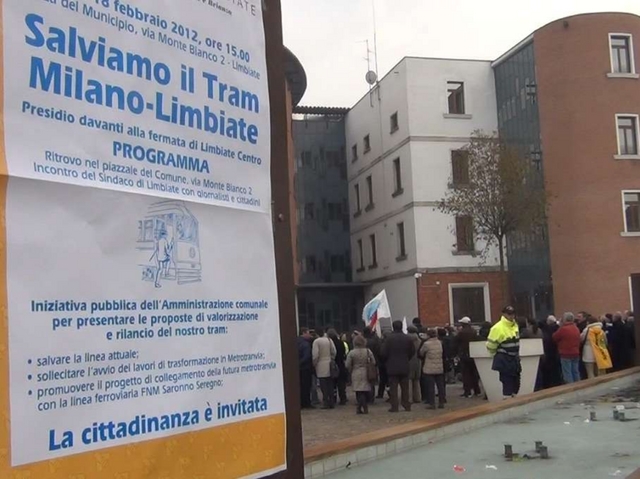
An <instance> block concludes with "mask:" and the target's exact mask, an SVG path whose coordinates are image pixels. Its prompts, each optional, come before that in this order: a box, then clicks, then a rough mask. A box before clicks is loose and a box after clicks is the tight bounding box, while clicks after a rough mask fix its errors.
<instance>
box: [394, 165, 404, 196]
mask: <svg viewBox="0 0 640 479" xmlns="http://www.w3.org/2000/svg"><path fill="white" fill-rule="evenodd" d="M393 183H394V185H395V191H394V192H393V196H394V197H395V196H398V195H401V194H402V193H403V191H404V190H403V189H402V169H401V168H400V158H396V159H395V160H393Z"/></svg>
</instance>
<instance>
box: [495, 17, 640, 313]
mask: <svg viewBox="0 0 640 479" xmlns="http://www.w3.org/2000/svg"><path fill="white" fill-rule="evenodd" d="M639 39H640V17H638V16H636V15H631V14H624V13H597V14H586V15H578V16H573V17H569V18H563V19H560V20H557V21H555V22H552V23H550V24H548V25H546V26H544V27H542V28H540V29H539V30H537V31H536V32H534V33H533V34H531V35H530V36H528V37H527V38H526V39H525V40H523V41H522V42H521V43H519V44H518V45H516V46H515V47H514V48H512V49H511V50H509V51H508V52H507V53H505V54H504V55H503V56H501V57H500V58H499V59H497V60H496V61H495V62H494V63H493V69H494V71H495V78H496V92H497V106H498V123H499V128H500V133H501V135H502V136H503V137H504V138H506V139H507V140H508V141H509V142H511V143H512V144H514V145H517V146H518V147H519V148H520V149H521V151H522V153H523V154H524V156H525V157H528V158H529V160H530V161H532V162H534V165H535V166H536V168H538V169H539V171H540V174H541V176H542V177H543V178H544V187H545V188H546V190H547V193H548V196H549V197H550V200H551V201H550V207H549V218H548V228H546V229H544V230H543V231H541V232H540V234H539V235H533V236H532V235H518V236H515V237H512V238H510V241H509V246H508V252H509V264H510V272H511V279H512V282H511V285H512V292H513V294H514V295H515V297H516V298H517V299H518V306H519V310H520V312H521V313H523V314H529V315H532V316H538V317H541V316H544V314H546V312H550V311H551V310H553V309H555V310H556V311H557V312H562V311H569V310H571V311H578V310H587V311H590V312H591V313H593V314H602V313H604V312H612V311H617V310H622V309H635V308H640V151H639V147H638V138H639V137H640V131H639V129H638V128H639V125H638V123H639V120H638V118H639V115H640V79H639V78H640V76H639V73H640V72H639V71H638V65H639V59H640V57H639V56H638V51H637V49H638V48H639V47H638V41H639ZM634 44H635V45H634Z"/></svg>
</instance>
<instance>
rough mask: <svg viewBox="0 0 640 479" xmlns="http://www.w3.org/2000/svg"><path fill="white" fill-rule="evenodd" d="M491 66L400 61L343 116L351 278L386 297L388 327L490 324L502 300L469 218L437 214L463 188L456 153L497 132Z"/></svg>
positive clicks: (493, 260) (493, 257)
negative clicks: (394, 323) (477, 135)
mask: <svg viewBox="0 0 640 479" xmlns="http://www.w3.org/2000/svg"><path fill="white" fill-rule="evenodd" d="M497 127H498V124H497V110H496V96H495V80H494V73H493V69H492V67H491V63H490V62H487V61H473V60H446V59H430V58H404V59H403V60H402V61H401V62H400V63H398V64H397V65H396V66H395V67H394V68H393V69H392V70H391V71H390V72H389V73H388V74H387V75H386V76H385V77H384V78H382V79H381V81H380V82H378V84H377V85H376V86H375V88H373V90H372V91H371V92H370V94H367V95H365V96H364V97H363V98H362V99H361V100H360V101H359V102H358V103H357V104H356V105H355V106H354V107H353V108H352V109H351V111H349V113H348V115H347V117H346V146H347V165H348V179H349V197H350V201H349V203H350V215H351V251H352V265H353V270H354V271H353V274H354V280H355V281H356V282H359V283H364V284H365V285H366V293H365V297H366V298H365V299H369V298H370V297H372V296H373V295H375V294H377V293H378V292H379V291H381V290H383V289H384V290H386V292H387V295H388V298H389V302H390V306H391V312H392V315H393V316H394V318H395V319H402V318H403V317H407V319H409V320H410V319H411V318H413V317H415V316H418V315H419V316H420V318H421V319H422V321H423V323H425V324H428V325H447V324H452V323H453V322H454V321H456V320H457V319H460V317H462V316H470V317H471V319H472V320H473V321H475V322H478V323H480V322H482V321H485V320H490V319H492V318H496V317H498V314H499V310H500V309H501V308H502V306H503V303H504V302H505V298H504V291H505V288H504V275H503V274H501V273H500V272H499V267H498V252H497V250H496V248H493V247H489V248H487V245H486V244H483V243H482V242H481V241H478V239H477V238H475V237H474V234H473V227H472V221H473V220H472V219H471V218H466V217H458V218H456V217H452V216H448V215H445V214H443V213H441V212H440V211H439V210H438V205H439V202H440V200H441V199H442V198H443V197H444V195H445V193H446V191H447V189H448V188H455V187H458V186H460V185H464V184H465V183H467V182H468V181H469V178H468V159H467V157H466V155H465V153H464V152H463V151H461V150H462V148H463V147H464V146H465V145H466V144H468V143H469V140H470V137H471V135H472V132H473V131H474V130H484V131H485V132H493V131H495V130H497Z"/></svg>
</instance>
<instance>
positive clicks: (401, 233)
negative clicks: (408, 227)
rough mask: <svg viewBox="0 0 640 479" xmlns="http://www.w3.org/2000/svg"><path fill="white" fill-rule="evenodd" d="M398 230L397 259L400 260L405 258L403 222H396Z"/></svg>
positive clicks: (405, 246)
mask: <svg viewBox="0 0 640 479" xmlns="http://www.w3.org/2000/svg"><path fill="white" fill-rule="evenodd" d="M396 228H397V232H398V257H397V258H396V260H397V261H401V260H403V259H407V245H406V244H405V236H404V223H398V225H397V227H396Z"/></svg>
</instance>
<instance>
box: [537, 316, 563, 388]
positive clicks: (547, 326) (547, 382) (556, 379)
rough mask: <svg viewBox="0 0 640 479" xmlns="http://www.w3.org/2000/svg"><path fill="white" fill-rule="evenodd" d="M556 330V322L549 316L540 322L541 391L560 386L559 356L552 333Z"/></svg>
mask: <svg viewBox="0 0 640 479" xmlns="http://www.w3.org/2000/svg"><path fill="white" fill-rule="evenodd" d="M558 328H559V326H558V321H557V320H556V318H555V317H554V316H549V317H548V318H547V320H546V321H542V322H540V329H541V330H542V346H543V348H544V356H542V357H541V358H540V364H541V366H540V368H541V372H542V388H543V389H548V388H553V387H556V386H561V385H562V373H561V369H560V354H559V353H558V346H557V345H556V343H555V342H554V341H553V333H555V332H556V331H557V330H558Z"/></svg>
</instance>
